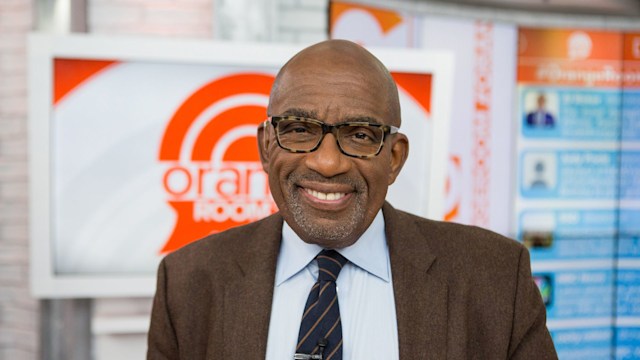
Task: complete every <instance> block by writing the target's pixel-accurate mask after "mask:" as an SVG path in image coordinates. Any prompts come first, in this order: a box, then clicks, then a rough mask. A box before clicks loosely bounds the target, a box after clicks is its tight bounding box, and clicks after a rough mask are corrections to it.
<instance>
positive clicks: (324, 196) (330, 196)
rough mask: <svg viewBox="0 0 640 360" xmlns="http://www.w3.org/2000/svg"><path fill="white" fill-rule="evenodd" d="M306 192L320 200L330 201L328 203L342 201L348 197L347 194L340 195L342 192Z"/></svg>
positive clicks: (308, 190) (309, 190) (307, 190)
mask: <svg viewBox="0 0 640 360" xmlns="http://www.w3.org/2000/svg"><path fill="white" fill-rule="evenodd" d="M305 191H306V192H307V194H309V195H311V196H313V197H314V198H316V199H318V200H328V201H333V200H340V199H342V198H343V197H345V196H346V195H347V194H346V193H340V192H331V193H324V192H320V191H316V190H311V189H305Z"/></svg>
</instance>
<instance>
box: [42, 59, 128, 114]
mask: <svg viewBox="0 0 640 360" xmlns="http://www.w3.org/2000/svg"><path fill="white" fill-rule="evenodd" d="M116 63H118V62H117V61H113V60H84V59H58V58H57V59H54V60H53V104H54V105H55V104H57V103H58V102H59V101H60V100H62V98H64V97H65V95H67V94H68V93H70V92H71V91H73V89H75V88H76V87H78V85H80V84H82V83H83V82H84V81H86V80H87V79H89V78H90V77H92V76H94V75H96V74H97V73H99V72H100V71H102V70H104V69H105V68H107V67H108V66H110V65H113V64H116Z"/></svg>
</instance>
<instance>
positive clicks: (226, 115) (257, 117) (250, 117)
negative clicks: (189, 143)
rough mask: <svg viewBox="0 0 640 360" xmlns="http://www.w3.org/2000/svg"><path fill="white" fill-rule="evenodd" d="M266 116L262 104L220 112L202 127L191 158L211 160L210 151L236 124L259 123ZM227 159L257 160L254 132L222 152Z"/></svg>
mask: <svg viewBox="0 0 640 360" xmlns="http://www.w3.org/2000/svg"><path fill="white" fill-rule="evenodd" d="M265 116H266V108H265V107H263V106H241V107H236V108H232V109H229V110H227V111H225V112H222V113H220V114H219V115H218V116H216V117H214V118H213V119H211V121H209V123H207V125H206V126H205V127H204V129H202V131H201V132H200V134H199V135H198V138H197V140H196V142H195V144H194V146H193V153H192V156H191V159H192V160H194V161H208V160H211V153H212V152H213V148H214V147H215V146H216V144H217V143H218V141H219V140H220V138H221V137H222V136H224V135H225V134H228V133H229V131H230V130H232V129H233V128H235V127H237V126H238V125H250V124H256V128H257V125H258V124H260V123H261V122H262V121H264V118H265ZM224 156H225V160H229V161H259V160H260V157H259V156H258V146H257V144H256V137H255V132H254V133H253V134H252V136H250V137H245V138H244V139H238V140H235V141H234V142H233V143H232V144H231V146H230V147H229V149H227V150H226V151H225V153H224Z"/></svg>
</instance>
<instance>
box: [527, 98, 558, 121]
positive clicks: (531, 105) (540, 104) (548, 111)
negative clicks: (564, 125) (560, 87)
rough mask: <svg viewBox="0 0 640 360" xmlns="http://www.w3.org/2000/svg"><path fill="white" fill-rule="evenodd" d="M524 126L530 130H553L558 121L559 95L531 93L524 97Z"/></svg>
mask: <svg viewBox="0 0 640 360" xmlns="http://www.w3.org/2000/svg"><path fill="white" fill-rule="evenodd" d="M524 110H525V115H524V126H526V127H527V128H530V129H553V128H554V127H555V126H556V123H557V121H558V118H557V116H558V94H556V93H555V92H550V91H529V92H527V93H526V94H525V96H524Z"/></svg>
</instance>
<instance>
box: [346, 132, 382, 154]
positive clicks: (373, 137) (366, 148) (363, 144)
mask: <svg viewBox="0 0 640 360" xmlns="http://www.w3.org/2000/svg"><path fill="white" fill-rule="evenodd" d="M383 140H384V131H383V130H382V128H380V127H379V126H369V125H345V126H341V127H339V128H338V143H339V144H340V147H341V148H342V150H343V151H344V152H346V153H348V154H350V155H356V156H369V155H375V154H377V153H378V150H379V149H380V146H381V145H382V141H383Z"/></svg>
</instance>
